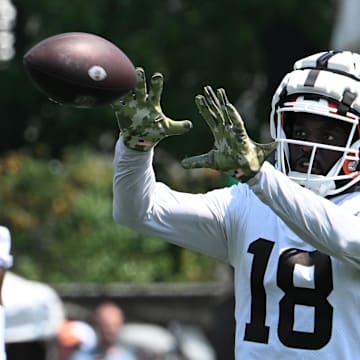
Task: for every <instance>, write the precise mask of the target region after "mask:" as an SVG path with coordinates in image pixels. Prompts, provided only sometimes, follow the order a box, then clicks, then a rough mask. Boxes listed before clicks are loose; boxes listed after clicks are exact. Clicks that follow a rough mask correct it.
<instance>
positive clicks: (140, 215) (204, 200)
mask: <svg viewBox="0 0 360 360" xmlns="http://www.w3.org/2000/svg"><path fill="white" fill-rule="evenodd" d="M152 160H153V150H152V151H149V152H139V151H134V150H131V149H128V148H127V147H126V146H125V145H124V144H123V142H122V139H121V137H120V139H119V141H118V142H117V144H116V149H115V157H114V181H113V195H114V200H113V216H114V219H115V221H116V222H117V223H119V224H121V225H124V226H126V227H129V228H132V229H134V230H136V231H140V232H143V233H146V234H148V235H151V236H155V237H158V238H161V239H164V240H166V241H168V242H171V243H174V244H177V245H179V246H182V247H185V248H188V249H191V250H194V251H197V252H200V253H203V254H206V255H209V256H211V257H214V258H216V259H218V260H221V261H224V262H228V245H227V236H226V229H225V225H224V214H225V212H226V208H227V204H228V203H229V201H230V198H231V193H230V191H229V190H228V189H221V190H214V191H213V192H209V193H207V194H189V193H182V192H178V191H174V190H171V189H170V188H169V187H168V186H166V185H165V184H163V183H161V182H158V181H156V179H155V174H154V171H153V167H152ZM219 192H221V193H219Z"/></svg>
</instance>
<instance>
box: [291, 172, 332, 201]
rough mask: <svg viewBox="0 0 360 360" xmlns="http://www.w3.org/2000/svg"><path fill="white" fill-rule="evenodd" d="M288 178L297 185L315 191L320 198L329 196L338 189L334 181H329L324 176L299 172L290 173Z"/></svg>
mask: <svg viewBox="0 0 360 360" xmlns="http://www.w3.org/2000/svg"><path fill="white" fill-rule="evenodd" d="M288 177H289V178H290V179H291V180H293V181H294V182H296V183H297V184H299V185H301V186H304V187H305V188H307V189H309V190H311V191H313V192H314V193H315V194H318V195H320V196H323V197H325V196H327V195H328V194H329V193H330V192H332V191H333V190H335V189H336V184H335V181H334V180H328V179H327V178H326V176H324V175H315V174H305V173H301V172H298V171H289V173H288Z"/></svg>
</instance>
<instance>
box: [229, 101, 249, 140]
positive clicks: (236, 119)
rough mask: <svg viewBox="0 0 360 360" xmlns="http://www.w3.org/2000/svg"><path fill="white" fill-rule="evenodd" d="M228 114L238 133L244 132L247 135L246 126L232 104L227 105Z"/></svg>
mask: <svg viewBox="0 0 360 360" xmlns="http://www.w3.org/2000/svg"><path fill="white" fill-rule="evenodd" d="M226 109H227V113H228V115H229V119H230V121H231V123H232V124H233V126H234V128H235V129H236V130H237V131H238V132H243V133H245V134H246V129H245V124H244V121H243V119H242V118H241V116H240V114H239V113H238V111H237V110H236V108H235V106H234V105H233V104H231V103H227V104H226Z"/></svg>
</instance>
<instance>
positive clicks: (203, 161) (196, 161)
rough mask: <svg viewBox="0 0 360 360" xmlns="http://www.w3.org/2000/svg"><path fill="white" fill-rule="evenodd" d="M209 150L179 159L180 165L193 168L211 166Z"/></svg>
mask: <svg viewBox="0 0 360 360" xmlns="http://www.w3.org/2000/svg"><path fill="white" fill-rule="evenodd" d="M211 158H212V156H211V152H208V153H206V154H202V155H197V156H191V157H188V158H185V159H183V160H182V161H181V165H182V167H184V168H185V169H195V168H211V166H212V159H211Z"/></svg>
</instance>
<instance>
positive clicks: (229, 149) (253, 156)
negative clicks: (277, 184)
mask: <svg viewBox="0 0 360 360" xmlns="http://www.w3.org/2000/svg"><path fill="white" fill-rule="evenodd" d="M195 103H196V105H197V107H198V110H199V112H200V114H201V116H202V117H203V118H204V119H205V121H206V122H207V124H208V125H209V127H210V129H211V132H212V133H213V136H214V140H215V141H214V147H213V149H212V150H210V151H209V152H208V153H206V154H202V155H199V156H193V157H189V158H186V159H184V160H183V161H182V166H183V167H184V168H186V169H191V168H205V167H207V168H212V169H215V170H220V171H222V172H224V173H226V174H228V175H231V176H233V177H235V178H237V179H238V180H240V181H247V180H249V179H250V178H252V177H253V176H254V175H255V174H256V173H257V172H258V171H259V169H260V167H261V165H262V163H263V162H264V161H265V159H266V158H267V156H268V155H270V154H271V153H272V152H273V151H274V150H275V149H276V147H277V144H276V142H272V143H269V144H258V143H256V142H254V141H252V140H251V139H250V138H249V136H248V135H247V133H246V129H245V125H244V122H243V120H242V118H241V116H240V114H239V113H238V112H237V110H236V108H235V107H234V106H233V105H232V104H231V103H230V102H229V100H228V99H227V96H226V93H225V90H224V89H218V90H217V92H216V94H215V92H214V91H213V89H212V88H211V87H210V86H206V87H205V88H204V96H203V95H197V96H196V98H195Z"/></svg>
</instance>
